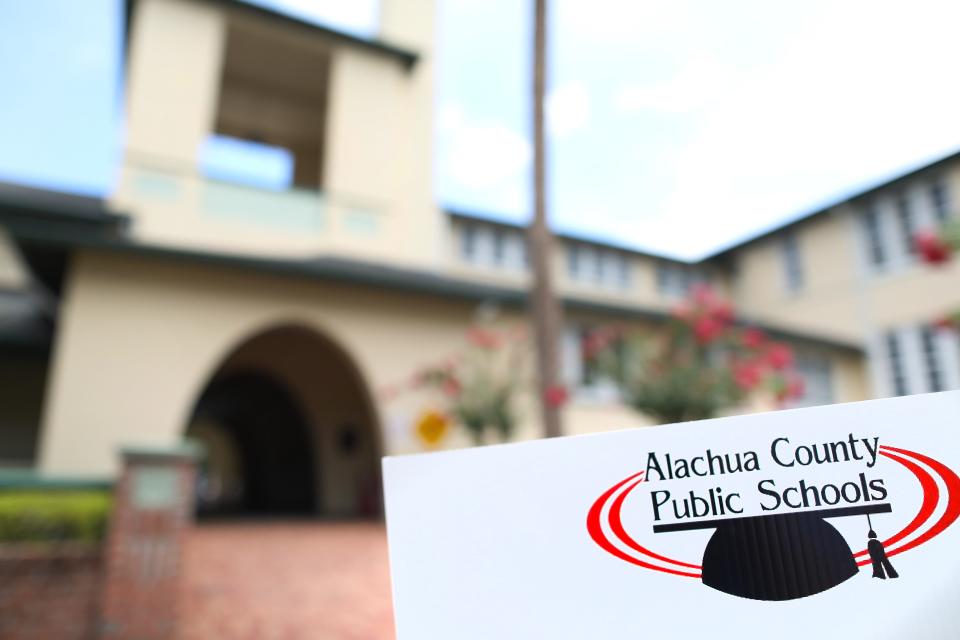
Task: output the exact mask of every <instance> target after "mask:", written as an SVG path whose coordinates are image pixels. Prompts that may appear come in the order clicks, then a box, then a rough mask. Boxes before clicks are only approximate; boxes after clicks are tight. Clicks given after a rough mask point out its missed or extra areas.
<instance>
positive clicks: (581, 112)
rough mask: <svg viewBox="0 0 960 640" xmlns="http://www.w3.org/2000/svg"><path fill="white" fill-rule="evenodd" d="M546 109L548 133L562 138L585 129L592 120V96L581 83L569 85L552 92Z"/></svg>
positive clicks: (547, 99) (545, 105) (545, 106)
mask: <svg viewBox="0 0 960 640" xmlns="http://www.w3.org/2000/svg"><path fill="white" fill-rule="evenodd" d="M544 109H545V111H546V116H547V131H548V133H549V134H550V135H552V136H555V137H558V138H562V137H565V136H568V135H570V134H571V133H575V132H577V131H579V130H580V129H583V128H584V127H585V126H586V125H587V122H589V120H590V94H589V93H588V92H587V88H586V87H584V86H583V85H582V84H580V83H569V84H565V85H562V86H560V87H557V88H556V89H554V90H552V91H551V92H550V93H549V94H548V95H547V98H546V101H545V104H544Z"/></svg>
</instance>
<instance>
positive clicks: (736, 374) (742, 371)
mask: <svg viewBox="0 0 960 640" xmlns="http://www.w3.org/2000/svg"><path fill="white" fill-rule="evenodd" d="M762 378H763V370H762V368H761V367H760V365H759V363H757V362H740V363H738V364H736V365H734V367H733V381H734V382H735V383H736V385H737V386H738V387H740V388H741V389H742V390H743V391H752V390H753V389H755V388H756V387H757V385H758V384H760V380H761V379H762Z"/></svg>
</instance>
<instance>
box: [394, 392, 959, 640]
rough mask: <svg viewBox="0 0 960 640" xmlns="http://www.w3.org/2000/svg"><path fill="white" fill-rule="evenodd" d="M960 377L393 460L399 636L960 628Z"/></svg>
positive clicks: (790, 634)
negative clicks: (851, 396)
mask: <svg viewBox="0 0 960 640" xmlns="http://www.w3.org/2000/svg"><path fill="white" fill-rule="evenodd" d="M958 472H960V392H949V393H939V394H929V395H923V396H911V397H905V398H895V399H889V400H877V401H872V402H863V403H855V404H846V405H835V406H830V407H817V408H812V409H799V410H794V411H780V412H774V413H768V414H758V415H750V416H742V417H734V418H721V419H717V420H706V421H702V422H695V423H687V424H678V425H670V426H665V427H655V428H645V429H631V430H626V431H618V432H612V433H604V434H597V435H590V436H578V437H571V438H560V439H555V440H543V441H537V442H527V443H518V444H511V445H502V446H494V447H485V448H477V449H466V450H462V451H450V452H443V453H434V454H424V455H416V456H405V457H394V458H387V459H385V460H384V481H385V486H386V509H387V530H388V535H389V541H390V562H391V569H392V577H393V593H394V607H395V615H396V622H397V637H398V638H400V640H434V639H436V640H469V639H474V638H476V639H478V640H479V639H482V640H506V639H514V638H516V639H523V640H539V639H549V640H559V639H564V638H576V639H578V640H584V639H594V638H603V639H604V640H607V639H618V638H629V639H631V640H637V639H641V638H647V639H656V640H666V639H667V638H711V639H721V638H731V639H732V638H736V639H737V640H741V639H746V638H785V639H791V638H796V639H801V638H802V639H803V640H810V638H821V639H826V638H842V639H847V640H849V639H859V638H862V639H866V638H869V639H871V640H880V639H884V638H890V639H893V638H897V639H901V638H911V639H918V638H938V639H939V638H960V607H958V606H957V603H960V524H956V523H955V520H956V519H957V518H958V516H960V477H958V475H957V473H958Z"/></svg>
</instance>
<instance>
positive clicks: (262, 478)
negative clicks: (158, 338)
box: [188, 371, 317, 515]
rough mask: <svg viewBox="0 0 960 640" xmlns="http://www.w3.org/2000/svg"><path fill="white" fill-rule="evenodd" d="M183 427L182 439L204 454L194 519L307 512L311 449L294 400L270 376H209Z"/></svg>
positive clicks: (312, 484)
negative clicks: (197, 444)
mask: <svg viewBox="0 0 960 640" xmlns="http://www.w3.org/2000/svg"><path fill="white" fill-rule="evenodd" d="M191 426H192V428H191V431H193V433H189V432H188V435H191V436H193V437H195V438H196V439H197V440H199V441H200V442H201V444H203V445H204V448H205V449H206V450H207V455H206V457H205V460H204V463H203V467H202V468H201V472H200V478H199V483H198V510H199V511H200V513H201V514H203V515H230V514H240V513H243V514H259V515H294V514H308V513H313V512H315V510H316V506H317V486H316V478H317V474H316V461H315V460H314V451H315V449H316V445H315V444H314V442H313V440H312V438H311V434H310V426H309V424H308V422H307V420H306V418H305V416H304V412H303V409H302V408H301V407H300V406H299V403H298V402H297V399H296V397H295V396H294V394H293V393H292V392H291V390H289V389H288V388H287V387H286V386H285V385H284V384H283V383H282V382H280V381H279V380H277V379H276V378H275V377H273V376H271V375H269V374H265V373H261V372H254V371H251V372H236V373H232V374H229V375H226V376H224V377H221V378H216V379H214V380H213V382H211V384H210V385H209V386H208V387H207V389H206V390H205V391H204V393H203V395H202V396H201V397H200V400H199V402H198V403H197V406H196V409H195V411H194V415H193V418H192V419H191Z"/></svg>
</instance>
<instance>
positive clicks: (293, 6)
mask: <svg viewBox="0 0 960 640" xmlns="http://www.w3.org/2000/svg"><path fill="white" fill-rule="evenodd" d="M252 1H254V3H255V4H261V5H264V6H269V7H272V8H277V9H282V10H286V11H290V12H292V13H295V14H297V15H298V16H299V17H302V18H308V19H316V20H318V21H321V22H325V23H327V24H331V25H334V26H338V27H340V28H343V29H346V30H349V31H352V32H354V33H357V34H359V35H375V34H376V32H377V29H378V15H379V2H378V1H377V0H353V1H352V2H342V1H339V0H252ZM438 3H439V14H438V30H437V33H438V43H437V51H436V62H437V65H436V72H437V95H436V99H435V109H436V136H435V150H436V154H435V156H436V157H435V162H436V166H435V191H436V197H437V200H438V202H440V203H442V204H444V205H447V206H450V207H456V208H460V209H464V210H468V211H473V212H477V213H481V214H485V215H489V216H491V217H494V218H498V219H503V220H508V221H515V222H524V221H526V220H527V219H528V217H529V211H530V202H531V196H530V172H531V169H530V167H531V157H532V152H531V145H530V142H529V118H530V115H529V114H530V89H529V77H530V75H529V73H530V43H529V40H530V32H531V15H530V6H529V5H530V4H532V3H530V2H520V1H518V0H438ZM81 5H82V6H81ZM120 5H121V2H119V0H85V2H84V3H77V2H74V1H72V0H35V1H34V2H31V3H13V2H8V3H3V4H2V5H0V82H2V83H3V84H2V85H0V86H4V87H11V86H13V87H17V91H8V92H5V93H6V94H7V95H8V96H12V98H10V99H4V100H0V180H18V181H25V182H29V183H33V184H40V185H44V186H50V187H53V188H64V189H69V190H76V191H81V192H87V193H106V192H107V191H109V189H110V187H111V185H112V181H113V179H114V176H115V169H116V157H117V149H118V148H119V143H120V140H121V137H122V113H121V112H120V108H119V106H120V101H119V98H118V95H119V94H118V86H117V78H118V76H119V71H118V65H119V52H120V44H119V33H120V32H119V29H120ZM549 6H550V9H551V14H550V80H549V84H550V89H549V96H548V100H547V110H548V125H549V127H548V128H549V165H548V166H549V174H548V175H549V196H550V215H551V219H552V222H553V225H554V227H555V228H557V229H559V230H563V231H566V232H569V233H575V234H579V235H585V236H589V237H594V238H597V239H600V240H610V241H616V242H617V243H620V244H626V245H629V246H633V247H636V248H639V249H644V250H648V251H653V252H657V253H667V254H670V255H674V256H677V257H681V258H690V259H695V258H698V257H701V256H703V255H705V254H708V253H710V252H712V251H715V250H717V249H720V248H723V247H725V246H728V245H729V244H731V243H733V242H735V241H737V240H738V239H741V238H744V237H748V236H750V235H752V234H755V233H757V232H758V231H761V230H763V229H766V228H769V227H771V226H774V225H776V224H779V223H781V222H783V221H786V220H789V219H791V218H793V217H796V216H799V215H802V214H804V213H806V212H808V211H811V210H814V209H816V208H819V207H821V206H823V205H826V204H829V203H830V202H832V201H835V200H837V199H839V198H842V197H843V196H845V195H848V194H851V193H853V192H855V191H857V190H858V189H861V188H864V187H867V186H870V185H871V184H874V183H876V182H879V181H882V180H884V179H886V178H888V177H891V176H894V175H896V174H897V173H900V172H902V171H904V170H907V169H909V168H912V167H914V166H917V165H919V164H922V163H924V162H927V161H929V160H932V159H935V158H937V157H940V156H942V155H946V154H947V153H950V152H953V151H956V150H957V149H960V118H958V117H957V115H956V114H958V113H960V83H958V82H957V81H956V75H957V74H956V69H955V62H954V61H955V60H956V59H957V56H958V53H960V51H958V49H960V44H958V41H957V39H956V37H955V31H956V25H957V24H960V3H953V2H943V1H942V0H914V1H913V2H911V3H909V4H907V3H904V2H887V1H878V0H872V1H869V2H868V1H866V0H844V1H842V2H837V1H835V0H806V1H805V2H803V3H782V2H769V0H763V1H757V0H728V1H727V2H724V3H718V2H714V1H712V0H589V1H587V0H552V2H550V5H549ZM77 34H80V35H79V37H78V35H77ZM39 70H42V72H41V71H39ZM41 78H42V81H40V80H39V79H41Z"/></svg>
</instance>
